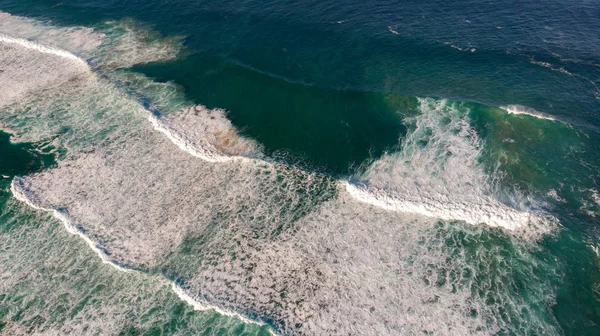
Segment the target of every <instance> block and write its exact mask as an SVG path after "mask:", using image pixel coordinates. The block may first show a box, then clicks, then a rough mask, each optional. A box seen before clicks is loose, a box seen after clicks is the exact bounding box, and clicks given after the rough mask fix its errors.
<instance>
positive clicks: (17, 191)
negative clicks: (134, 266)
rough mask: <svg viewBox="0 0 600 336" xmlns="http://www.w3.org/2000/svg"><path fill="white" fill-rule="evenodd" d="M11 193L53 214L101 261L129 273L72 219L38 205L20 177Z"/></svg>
mask: <svg viewBox="0 0 600 336" xmlns="http://www.w3.org/2000/svg"><path fill="white" fill-rule="evenodd" d="M10 191H11V193H12V194H13V196H14V197H15V198H16V199H18V200H19V201H21V202H23V203H25V204H27V205H28V206H30V207H31V208H33V209H36V210H41V211H47V212H51V213H52V215H53V216H54V217H55V218H56V219H58V220H59V221H61V222H62V223H63V225H64V226H65V229H66V230H67V232H69V233H70V234H73V235H77V236H79V237H80V238H81V239H83V240H84V241H85V242H86V244H88V246H89V247H90V248H91V249H92V251H94V252H96V254H97V255H98V256H99V257H100V259H102V262H103V263H105V264H109V265H110V266H112V267H114V268H116V269H117V270H119V271H122V272H128V271H129V270H128V269H127V268H124V267H121V266H120V265H118V264H117V263H116V262H114V261H112V260H110V258H109V256H107V255H106V253H105V252H104V251H102V250H101V249H100V248H99V247H98V244H96V243H94V242H93V241H92V240H91V239H90V238H89V237H88V236H86V235H85V234H84V233H83V232H81V230H80V229H79V228H78V227H77V225H76V224H74V223H73V222H72V219H71V218H69V216H68V215H67V214H65V213H63V212H61V211H58V210H56V209H48V208H44V207H42V206H40V205H39V204H37V203H36V202H35V201H34V200H33V199H32V198H31V197H30V196H28V195H27V191H26V190H25V189H24V188H23V180H22V179H21V178H20V177H15V178H14V179H13V181H12V183H11V185H10Z"/></svg>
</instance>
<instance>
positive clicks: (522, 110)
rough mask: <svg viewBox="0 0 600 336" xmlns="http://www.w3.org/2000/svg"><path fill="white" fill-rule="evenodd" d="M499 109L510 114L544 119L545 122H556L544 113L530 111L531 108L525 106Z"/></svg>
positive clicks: (509, 106)
mask: <svg viewBox="0 0 600 336" xmlns="http://www.w3.org/2000/svg"><path fill="white" fill-rule="evenodd" d="M500 108H501V109H503V110H505V111H506V112H508V113H510V114H516V115H528V116H531V117H534V118H538V119H546V120H552V121H555V120H556V118H555V117H553V116H551V115H548V114H546V113H543V112H540V111H537V110H535V109H532V108H531V107H527V106H523V105H506V106H501V107H500Z"/></svg>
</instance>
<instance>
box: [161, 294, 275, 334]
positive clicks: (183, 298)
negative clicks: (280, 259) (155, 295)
mask: <svg viewBox="0 0 600 336" xmlns="http://www.w3.org/2000/svg"><path fill="white" fill-rule="evenodd" d="M171 289H172V290H173V292H174V293H175V294H176V295H177V296H178V297H179V298H180V299H181V301H183V302H185V303H187V304H189V305H190V306H192V307H194V310H199V311H206V310H214V311H215V312H217V313H219V314H221V315H223V316H230V317H235V318H238V319H240V320H242V321H243V322H244V323H246V324H256V325H259V326H264V325H265V324H264V323H263V322H260V321H254V320H250V319H248V318H246V317H245V316H243V315H240V314H238V313H236V312H232V311H229V310H223V309H221V308H219V307H215V306H211V305H209V304H206V303H202V302H200V301H198V300H197V299H193V298H192V297H191V296H189V294H187V293H186V292H185V291H184V290H183V289H182V288H181V287H179V286H178V285H177V284H176V283H174V282H173V283H172V284H171ZM269 332H270V333H271V335H277V333H275V332H274V331H273V330H271V329H269Z"/></svg>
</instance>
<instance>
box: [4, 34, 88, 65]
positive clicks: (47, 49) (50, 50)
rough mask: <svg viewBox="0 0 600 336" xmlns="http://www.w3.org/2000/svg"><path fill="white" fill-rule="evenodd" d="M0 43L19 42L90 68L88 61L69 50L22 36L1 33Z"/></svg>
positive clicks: (29, 47)
mask: <svg viewBox="0 0 600 336" xmlns="http://www.w3.org/2000/svg"><path fill="white" fill-rule="evenodd" d="M0 43H10V44H17V45H19V46H21V47H24V48H27V49H32V50H35V51H37V52H40V53H43V54H50V55H55V56H59V57H62V58H66V59H69V60H72V61H75V62H77V63H79V64H81V65H84V66H85V67H86V68H89V67H88V64H87V62H86V61H85V60H83V59H82V58H79V57H77V56H75V55H73V54H71V53H70V52H68V51H65V50H61V49H58V48H52V47H46V46H43V45H41V44H38V43H36V42H32V41H29V40H25V39H20V38H15V37H10V36H6V35H4V34H0Z"/></svg>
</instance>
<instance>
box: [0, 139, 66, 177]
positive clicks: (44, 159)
mask: <svg viewBox="0 0 600 336" xmlns="http://www.w3.org/2000/svg"><path fill="white" fill-rule="evenodd" d="M53 164H54V155H52V154H50V153H48V152H44V151H42V150H41V149H40V148H39V145H38V144H30V143H16V144H14V143H12V142H11V141H10V134H8V133H5V132H1V131H0V174H1V175H2V179H12V177H13V176H15V175H25V174H28V173H31V172H35V171H39V170H41V169H44V168H47V167H50V166H52V165H53Z"/></svg>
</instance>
